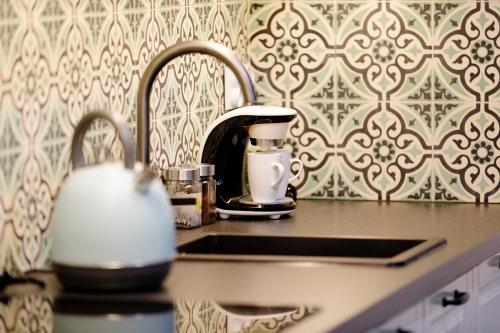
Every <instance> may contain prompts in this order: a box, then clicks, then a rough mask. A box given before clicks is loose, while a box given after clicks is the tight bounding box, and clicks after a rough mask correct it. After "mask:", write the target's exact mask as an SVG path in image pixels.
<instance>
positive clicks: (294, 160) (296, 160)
mask: <svg viewBox="0 0 500 333" xmlns="http://www.w3.org/2000/svg"><path fill="white" fill-rule="evenodd" d="M293 163H299V164H300V169H299V171H298V172H297V173H296V174H295V175H294V176H293V177H292V178H290V179H288V182H289V183H291V182H293V181H294V180H295V179H297V178H298V177H299V176H300V174H301V173H302V170H304V163H302V161H301V160H300V159H299V158H293V159H292V160H291V161H290V166H292V164H293Z"/></svg>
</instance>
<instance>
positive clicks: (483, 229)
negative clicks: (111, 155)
mask: <svg viewBox="0 0 500 333" xmlns="http://www.w3.org/2000/svg"><path fill="white" fill-rule="evenodd" d="M210 233H231V234H245V235H249V234H252V235H280V236H285V235H286V236H355V237H360V236H362V237H365V236H377V237H389V238H391V237H394V238H432V237H444V238H446V240H447V242H448V243H447V244H446V245H445V246H442V247H440V248H438V249H436V250H434V251H432V252H431V253H429V254H427V255H425V256H423V257H421V258H419V259H418V260H416V261H414V262H412V263H410V264H408V265H407V266H403V267H383V266H374V265H373V266H372V265H347V264H334V263H291V262H289V263H266V262H260V263H258V262H221V261H219V262H215V261H211V262H210V261H187V260H182V261H176V262H175V263H174V264H173V265H172V269H171V272H170V274H169V276H168V278H167V279H166V281H165V290H164V291H162V292H158V293H155V294H154V295H153V296H151V295H150V296H148V297H153V298H155V299H214V300H217V301H219V302H225V303H232V304H257V305H259V304H260V305H278V306H282V305H294V304H295V305H297V304H302V305H308V306H313V307H317V308H319V309H320V311H319V312H318V313H317V314H314V315H311V316H308V317H306V318H305V319H303V320H301V321H300V322H298V323H297V324H296V325H295V326H292V327H291V328H290V330H287V332H290V333H294V332H329V331H333V332H358V331H365V330H366V329H368V328H371V327H374V326H376V325H378V324H381V323H382V322H383V321H384V320H385V319H387V318H389V317H392V316H393V315H395V314H397V313H398V312H400V311H401V310H403V309H405V308H407V307H409V306H411V305H412V304H414V303H416V302H417V301H419V300H422V299H423V298H425V297H426V296H427V295H429V294H431V293H432V292H433V291H435V290H437V289H439V288H440V287H442V286H444V285H446V284H447V283H448V282H451V281H452V280H453V279H455V278H457V277H458V276H460V275H462V274H463V273H465V272H467V271H468V270H469V269H471V268H473V267H474V266H476V265H477V264H479V263H480V262H481V261H482V260H484V259H486V258H487V257H489V256H491V255H494V254H495V253H497V252H498V251H500V205H489V206H485V205H480V206H478V205H474V204H456V203H455V204H446V203H397V202H393V203H378V202H355V201H327V200H299V202H298V209H297V211H296V212H295V214H294V216H293V217H291V218H288V219H282V220H277V221H251V220H247V221H239V220H231V221H218V222H217V223H215V224H213V225H209V226H204V227H202V228H198V229H193V230H178V232H177V244H182V243H185V242H187V241H190V240H192V239H196V238H199V237H202V236H204V235H206V234H210ZM43 279H44V280H45V281H46V283H47V284H48V289H49V291H50V293H57V292H58V290H59V288H60V286H59V285H58V283H57V281H56V280H55V278H54V276H51V275H49V276H44V277H43Z"/></svg>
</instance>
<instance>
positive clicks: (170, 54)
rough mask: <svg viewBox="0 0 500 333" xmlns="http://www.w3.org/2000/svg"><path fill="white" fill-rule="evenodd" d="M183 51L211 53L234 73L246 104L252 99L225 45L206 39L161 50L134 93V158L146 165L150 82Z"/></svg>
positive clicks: (241, 70)
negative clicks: (135, 101)
mask: <svg viewBox="0 0 500 333" xmlns="http://www.w3.org/2000/svg"><path fill="white" fill-rule="evenodd" d="M187 53H204V54H208V55H211V56H213V57H215V58H217V59H219V60H221V61H222V62H224V64H226V65H227V66H228V67H229V68H230V69H231V70H232V71H233V72H234V74H235V75H236V78H237V79H238V82H239V84H240V86H241V88H242V90H243V97H244V99H245V103H246V104H247V105H250V104H252V103H253V102H254V101H255V92H254V89H253V85H252V81H251V80H250V77H249V75H248V73H247V71H246V69H245V67H243V65H242V64H241V63H240V62H239V61H238V59H237V58H236V56H235V55H234V53H233V52H231V51H230V50H229V49H227V48H226V47H224V46H222V45H220V44H217V43H214V42H207V41H200V40H191V41H187V42H182V43H178V44H175V45H173V46H171V47H169V48H167V49H166V50H164V51H162V52H161V53H160V54H158V55H157V56H156V57H154V58H153V60H151V62H150V64H149V65H148V66H147V67H146V69H145V70H144V74H143V75H142V78H141V81H140V83H139V91H138V93H137V157H136V159H137V160H138V161H142V162H143V163H144V164H146V165H148V164H149V139H150V137H149V136H150V134H149V99H150V95H151V89H152V87H153V82H154V80H155V78H156V76H157V75H158V73H159V72H160V71H161V69H162V68H163V67H164V66H165V65H166V64H167V63H168V62H170V61H171V60H173V59H174V58H177V57H178V56H181V55H183V54H187Z"/></svg>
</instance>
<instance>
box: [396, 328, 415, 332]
mask: <svg viewBox="0 0 500 333" xmlns="http://www.w3.org/2000/svg"><path fill="white" fill-rule="evenodd" d="M396 333H412V331H409V330H405V329H404V328H398V329H397V330H396Z"/></svg>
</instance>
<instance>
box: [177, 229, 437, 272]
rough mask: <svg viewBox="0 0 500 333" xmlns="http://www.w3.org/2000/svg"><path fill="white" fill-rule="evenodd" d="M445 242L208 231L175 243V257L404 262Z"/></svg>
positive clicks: (351, 262) (433, 239)
mask: <svg viewBox="0 0 500 333" xmlns="http://www.w3.org/2000/svg"><path fill="white" fill-rule="evenodd" d="M444 244H446V240H445V239H444V238H429V239H394V238H371V237H370V238H350V237H287V236H255V235H253V236H246V235H232V234H210V235H207V236H204V237H201V238H198V239H195V240H193V241H190V242H188V243H185V244H182V245H179V246H178V247H177V251H178V257H177V259H180V260H183V259H190V260H220V261H228V260H229V261H315V262H334V263H348V264H372V265H385V266H401V265H405V264H407V263H409V262H411V261H413V260H415V259H417V258H418V257H420V256H422V255H424V254H426V253H428V252H429V251H431V250H433V249H435V248H437V247H439V246H441V245H444Z"/></svg>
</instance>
